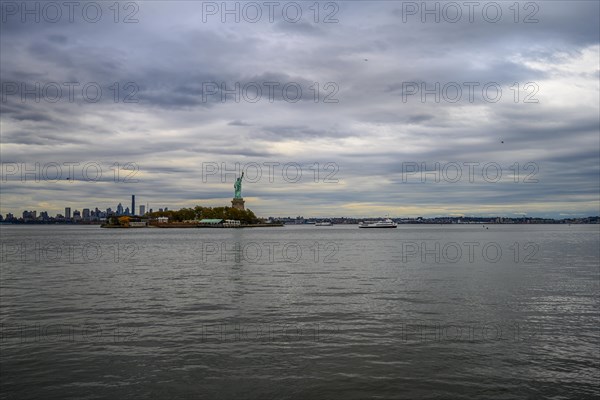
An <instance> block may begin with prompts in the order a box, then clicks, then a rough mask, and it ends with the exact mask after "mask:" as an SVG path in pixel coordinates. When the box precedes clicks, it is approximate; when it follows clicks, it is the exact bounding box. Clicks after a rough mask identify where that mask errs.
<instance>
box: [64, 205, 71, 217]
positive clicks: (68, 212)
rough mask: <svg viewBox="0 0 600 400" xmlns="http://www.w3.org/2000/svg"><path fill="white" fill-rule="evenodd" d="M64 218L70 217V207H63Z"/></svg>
mask: <svg viewBox="0 0 600 400" xmlns="http://www.w3.org/2000/svg"><path fill="white" fill-rule="evenodd" d="M65 218H66V219H71V207H65Z"/></svg>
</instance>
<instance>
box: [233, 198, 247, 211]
mask: <svg viewBox="0 0 600 400" xmlns="http://www.w3.org/2000/svg"><path fill="white" fill-rule="evenodd" d="M244 203H245V201H244V199H241V198H240V199H236V198H234V199H233V200H231V207H233V208H235V209H237V210H242V211H244V210H245V208H244Z"/></svg>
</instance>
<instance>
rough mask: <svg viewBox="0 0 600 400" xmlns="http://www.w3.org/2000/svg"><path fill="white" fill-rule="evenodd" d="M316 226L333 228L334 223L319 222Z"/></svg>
mask: <svg viewBox="0 0 600 400" xmlns="http://www.w3.org/2000/svg"><path fill="white" fill-rule="evenodd" d="M315 226H333V223H332V222H331V221H323V222H317V223H316V224H315Z"/></svg>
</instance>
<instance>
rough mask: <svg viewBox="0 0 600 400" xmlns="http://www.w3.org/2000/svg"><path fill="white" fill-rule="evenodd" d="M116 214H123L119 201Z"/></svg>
mask: <svg viewBox="0 0 600 400" xmlns="http://www.w3.org/2000/svg"><path fill="white" fill-rule="evenodd" d="M117 215H123V205H122V204H121V203H119V205H118V206H117Z"/></svg>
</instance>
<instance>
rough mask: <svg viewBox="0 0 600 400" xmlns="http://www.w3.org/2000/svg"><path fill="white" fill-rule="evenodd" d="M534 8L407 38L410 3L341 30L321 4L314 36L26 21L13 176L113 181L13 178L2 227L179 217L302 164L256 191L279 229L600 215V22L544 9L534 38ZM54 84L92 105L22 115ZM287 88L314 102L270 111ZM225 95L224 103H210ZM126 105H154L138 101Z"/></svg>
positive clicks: (584, 4) (183, 17)
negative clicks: (27, 217) (38, 92)
mask: <svg viewBox="0 0 600 400" xmlns="http://www.w3.org/2000/svg"><path fill="white" fill-rule="evenodd" d="M405 3H406V2H405ZM526 3H527V2H520V3H519V7H520V14H519V21H518V23H515V22H514V20H513V17H514V15H513V14H511V10H510V9H508V7H509V6H510V5H511V4H512V2H511V3H510V4H509V3H500V4H501V6H502V7H503V18H502V19H501V21H499V22H497V23H489V22H487V21H485V20H484V19H483V18H481V16H480V14H479V16H477V18H476V20H475V21H474V22H473V23H470V22H468V21H466V20H462V21H460V22H458V23H446V22H444V21H441V22H440V23H432V22H428V23H422V22H421V20H420V16H419V15H416V16H411V18H408V20H407V21H406V22H403V15H402V8H401V7H402V6H401V4H402V3H397V2H377V1H376V2H362V1H353V2H340V3H338V5H339V11H338V12H337V13H336V15H335V17H336V18H337V19H338V20H339V22H338V23H324V22H323V18H324V16H325V14H321V15H320V19H319V22H315V21H314V15H313V14H311V11H310V10H309V9H308V8H307V7H308V6H307V4H308V3H306V4H304V3H303V7H304V9H303V18H302V20H301V21H299V22H297V23H289V22H287V21H286V20H285V19H283V18H281V16H280V15H277V16H276V19H275V22H274V23H270V22H268V19H267V18H263V19H262V20H261V21H259V22H258V23H247V22H245V21H243V20H242V21H241V22H240V23H234V22H228V23H221V21H220V18H219V16H218V15H217V16H215V17H214V18H210V19H209V21H208V22H206V23H205V22H203V19H202V13H201V5H200V4H199V3H194V2H174V3H164V2H140V3H139V12H138V13H137V15H136V18H138V19H139V22H138V23H133V24H124V23H122V22H119V23H114V22H113V21H112V15H111V14H110V12H108V11H109V10H105V11H106V13H105V15H104V18H102V20H101V21H99V22H98V23H96V24H91V23H87V22H86V21H85V20H82V19H81V18H78V19H76V20H75V21H74V22H72V23H71V22H69V21H67V20H65V19H64V18H63V19H62V20H61V21H59V22H57V23H45V22H44V21H42V22H40V23H33V22H31V21H29V22H26V23H22V22H21V20H20V18H19V17H17V18H8V20H7V22H6V23H2V24H0V44H1V49H2V50H1V51H2V57H0V84H1V88H0V95H1V96H2V101H1V102H0V124H1V125H0V126H1V130H2V132H1V134H2V135H1V139H0V142H1V144H2V147H1V149H0V155H1V156H2V162H4V163H29V164H33V163H36V162H38V163H41V164H42V165H43V164H44V163H51V162H59V163H62V162H68V161H78V162H81V163H82V164H85V163H86V162H101V163H102V165H103V166H104V168H106V171H105V175H103V177H102V180H101V181H100V182H98V183H90V182H78V183H73V184H71V183H65V182H60V183H57V184H50V183H48V182H39V183H36V184H33V185H32V184H31V182H19V181H15V180H14V179H13V177H11V179H9V180H8V181H6V182H3V185H2V192H1V195H2V202H1V203H2V204H1V210H0V212H1V213H6V212H9V211H12V212H18V211H20V210H21V209H23V208H27V209H35V208H37V209H39V210H40V211H41V209H42V208H44V207H45V208H49V209H50V211H52V210H53V211H58V210H61V209H62V208H64V206H65V205H66V203H69V204H70V205H71V206H72V207H83V206H86V207H95V206H98V207H106V206H112V207H113V208H114V207H115V205H116V203H118V202H119V201H122V202H126V201H127V197H128V196H129V195H130V194H131V193H132V192H135V193H136V194H138V196H139V197H140V201H141V202H143V203H145V202H149V203H151V204H160V205H161V206H169V207H171V208H176V207H180V206H189V205H191V204H194V202H203V203H204V204H213V205H215V204H223V203H227V202H228V201H229V198H230V197H231V195H232V193H231V191H232V188H231V185H232V182H231V177H229V178H228V179H229V180H228V181H226V182H221V181H219V180H217V181H211V182H203V181H202V176H201V172H202V165H203V163H207V162H210V163H217V164H218V165H221V164H222V163H226V165H228V166H232V165H234V164H235V163H240V164H241V165H248V164H250V163H258V164H260V165H263V164H262V163H279V164H280V167H281V166H283V165H285V164H286V163H288V164H289V163H291V164H294V165H295V164H298V165H301V166H302V172H303V179H302V181H300V182H298V183H294V184H293V183H290V182H287V181H285V180H284V179H282V176H281V169H279V170H278V171H277V174H278V175H277V176H278V177H279V178H278V179H274V181H273V182H270V181H269V180H265V179H263V180H261V181H260V182H257V183H248V184H247V185H246V186H245V187H244V191H245V197H247V198H250V199H251V200H249V202H248V205H249V206H250V207H251V208H252V209H253V210H255V211H257V212H258V213H259V214H261V215H282V214H289V213H290V212H289V210H294V213H299V214H305V215H311V214H312V215H327V214H331V215H373V214H374V213H378V212H382V211H383V210H384V209H388V210H389V213H390V214H393V213H397V214H399V215H408V214H411V215H412V214H414V213H416V212H417V211H415V209H417V210H418V212H419V214H422V215H427V214H435V213H447V212H451V211H452V212H454V211H455V212H461V210H468V211H469V212H472V213H475V214H476V213H490V212H492V213H493V212H497V213H500V214H502V213H504V214H511V213H516V212H528V213H530V214H538V215H553V216H556V215H558V214H560V213H564V212H568V213H584V214H585V213H596V214H597V209H598V197H597V194H598V191H599V182H598V165H599V164H600V159H599V158H600V157H599V155H598V148H600V142H599V141H600V139H598V137H599V135H598V133H599V132H600V124H599V121H598V110H599V108H600V104H599V100H598V92H599V87H598V79H599V76H600V75H599V74H600V68H599V65H598V54H599V48H600V47H599V46H600V38H599V14H600V8H599V7H600V6H599V4H598V3H597V2H588V1H575V2H563V1H556V2H537V3H535V4H537V5H538V6H539V10H538V11H537V13H536V15H535V18H537V19H538V22H537V23H523V18H525V17H526V15H527V14H528V12H529V11H531V9H526V8H525V7H526ZM417 4H421V2H417ZM440 4H442V3H440ZM321 11H323V10H321ZM52 82H55V83H58V84H59V85H61V84H62V83H64V82H78V83H79V84H80V86H79V87H78V88H77V90H76V91H75V98H74V101H73V102H70V101H69V100H68V96H67V95H66V91H65V92H63V97H62V98H61V99H60V100H59V101H57V102H51V101H48V99H47V98H44V96H43V95H44V94H43V93H42V98H41V99H40V101H38V102H36V101H35V100H34V98H33V96H32V95H31V93H30V94H25V95H24V99H25V100H24V101H22V100H21V91H22V88H23V87H24V88H25V89H28V90H29V91H31V89H32V88H34V87H35V84H36V83H39V84H40V86H41V87H44V85H45V84H48V83H52ZM91 82H95V83H97V84H98V85H99V86H100V87H101V89H102V96H101V98H100V99H99V100H98V101H97V102H94V103H92V102H89V101H86V98H84V97H83V96H82V93H81V87H82V86H83V85H85V84H86V83H91ZM270 82H275V83H278V84H279V85H280V87H281V86H283V85H285V84H287V83H290V82H294V83H297V84H299V86H300V88H301V90H302V97H301V99H299V100H298V101H296V102H292V101H289V99H287V98H285V96H284V95H283V94H282V92H281V91H280V90H276V91H275V93H274V96H273V98H272V99H270V98H269V96H268V95H267V92H266V85H267V84H269V83H270ZM406 82H417V83H421V82H422V83H425V84H426V85H427V87H433V86H434V85H435V83H436V82H439V83H440V85H441V86H442V87H443V85H444V84H446V83H449V82H458V83H459V84H462V83H463V82H478V83H479V84H480V86H482V85H484V84H485V83H489V82H496V83H498V84H499V85H500V86H501V87H502V98H501V100H500V101H498V102H489V101H486V100H485V99H484V98H482V96H481V95H480V94H481V92H479V95H478V96H476V98H475V100H474V101H473V102H470V101H468V100H465V99H464V98H463V99H461V101H458V102H456V103H450V102H448V101H444V100H442V101H440V102H437V103H436V102H435V101H432V100H431V99H432V97H431V96H429V97H428V98H426V101H425V102H422V101H421V97H420V95H419V94H417V95H414V96H410V97H408V98H406V99H403V96H402V94H403V92H402V91H403V83H406ZM515 82H516V83H517V85H518V87H519V101H515V100H514V98H513V96H515V90H514V86H513V85H514V84H515ZM528 82H534V83H536V84H537V85H538V89H539V90H538V91H537V93H536V94H535V97H536V98H537V99H538V100H539V102H538V103H537V104H536V103H531V104H530V103H525V102H524V101H523V100H524V98H525V96H527V95H528V94H530V93H531V91H528V90H525V89H524V85H526V84H527V83H528ZM115 83H116V84H118V93H115V90H116V87H117V86H115ZM207 83H208V84H210V83H216V84H217V87H216V88H215V87H210V91H209V92H207V86H206V84H207ZM12 84H16V85H17V89H16V92H15V91H14V90H13V89H14V86H11V85H12ZM128 84H132V85H133V86H129V87H128V86H127V85H128ZM221 84H223V85H224V87H225V89H227V90H231V89H233V88H235V87H236V84H239V85H240V87H241V88H244V87H245V88H246V89H247V92H246V94H247V95H248V96H249V97H250V98H255V97H256V95H257V93H256V91H255V90H254V88H253V86H252V85H254V84H256V85H258V86H259V87H261V88H262V90H263V92H262V97H261V98H260V100H259V101H256V102H252V101H249V100H248V99H247V98H244V96H243V95H241V93H240V100H239V101H238V102H236V101H235V100H234V99H235V96H234V95H232V94H231V93H228V92H225V93H224V97H223V98H224V99H225V101H222V90H221V89H222V88H221V87H220V85H221ZM327 84H335V87H336V88H337V89H336V90H335V91H334V90H332V88H333V87H334V86H326V85H327ZM511 88H512V89H511ZM128 95H131V96H133V98H134V99H135V100H137V102H133V103H128V102H124V99H125V98H126V96H128ZM115 98H116V101H115ZM330 98H334V99H336V100H338V101H337V102H331V103H328V102H326V100H327V99H330ZM271 100H272V101H271ZM404 100H406V101H404ZM502 141H503V142H504V143H502ZM128 162H134V163H136V164H137V165H139V168H140V172H139V182H138V183H136V184H133V185H123V184H116V183H115V182H112V181H111V179H112V178H111V177H112V175H111V174H112V173H113V171H112V170H110V169H109V167H110V166H111V165H113V164H114V163H119V165H122V164H124V163H128ZM403 162H426V163H427V165H434V163H435V162H438V163H441V164H443V163H449V162H458V163H464V162H479V163H481V164H485V163H488V162H497V163H499V164H500V165H502V167H503V168H508V167H510V166H511V165H513V164H514V163H519V165H520V166H523V165H525V164H526V163H528V162H533V163H536V165H538V167H539V171H538V173H537V174H536V177H537V178H538V179H539V182H538V183H535V184H530V185H525V184H522V183H514V182H510V181H502V182H500V183H498V184H489V183H487V182H478V183H477V184H471V183H468V182H458V183H456V184H450V183H443V182H442V183H440V184H429V183H427V184H421V183H418V184H417V183H411V182H403V181H402V174H401V173H402V163H403ZM315 163H318V164H319V166H320V168H321V171H320V172H319V179H321V180H322V178H323V177H324V176H327V174H328V173H330V171H327V170H323V168H324V166H325V165H326V164H327V163H335V165H336V166H337V167H339V170H338V171H337V174H336V177H338V178H339V183H337V184H332V183H330V184H324V183H323V182H314V165H315ZM311 168H312V169H311ZM508 172H509V171H507V173H508ZM521 173H523V171H521ZM521 177H522V175H521ZM142 198H145V199H146V200H142ZM119 199H121V200H119ZM252 202H253V203H252ZM48 204H50V206H48ZM419 207H421V208H422V209H419ZM154 208H158V207H154ZM440 210H442V211H440ZM490 210H492V211H490Z"/></svg>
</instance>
